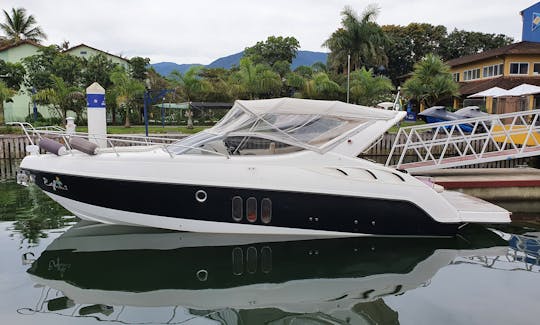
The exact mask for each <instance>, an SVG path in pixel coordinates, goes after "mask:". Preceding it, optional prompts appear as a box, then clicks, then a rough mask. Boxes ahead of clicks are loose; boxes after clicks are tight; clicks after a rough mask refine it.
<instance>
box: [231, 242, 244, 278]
mask: <svg viewBox="0 0 540 325" xmlns="http://www.w3.org/2000/svg"><path fill="white" fill-rule="evenodd" d="M232 267H233V269H232V271H233V274H234V275H242V273H244V253H243V251H242V249H241V248H240V247H235V248H234V249H233V251H232Z"/></svg>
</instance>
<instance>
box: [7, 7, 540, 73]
mask: <svg viewBox="0 0 540 325" xmlns="http://www.w3.org/2000/svg"><path fill="white" fill-rule="evenodd" d="M370 3H372V2H371V1H341V0H327V1H324V0H312V1H309V0H296V1H290V0H289V1H285V0H273V1H271V2H270V1H253V0H252V1H248V0H229V1H210V0H198V1H173V0H155V1H148V0H146V1H143V0H129V1H128V0H109V1H105V0H93V1H74V0H71V1H69V0H47V1H38V0H16V1H14V0H3V1H2V9H7V10H9V9H10V8H11V7H24V8H26V9H27V10H28V12H29V13H31V14H33V15H34V16H35V17H36V19H37V20H38V23H39V24H40V25H41V26H42V27H43V29H44V30H45V32H46V33H47V34H48V36H49V39H48V41H47V42H48V43H51V44H60V43H61V42H62V41H64V40H68V41H70V43H71V45H77V44H79V43H85V44H88V45H90V46H93V47H97V48H99V49H102V50H105V51H108V52H110V53H113V54H121V55H124V56H128V57H131V56H145V57H150V59H151V60H152V62H160V61H173V62H178V63H191V62H198V63H204V64H207V63H209V62H211V61H213V60H214V59H216V58H218V57H221V56H224V55H229V54H233V53H236V52H238V51H241V50H243V49H244V48H245V47H246V46H251V45H253V44H254V43H256V42H257V41H260V40H264V39H266V37H268V36H270V35H282V36H294V37H296V38H297V39H298V40H299V41H300V45H301V47H302V49H305V50H314V51H321V50H325V49H323V48H322V47H321V44H322V43H323V42H324V40H326V39H327V38H328V37H329V36H330V34H331V33H332V32H333V31H334V30H336V29H337V28H338V27H339V24H340V15H339V13H340V11H341V10H342V9H343V7H344V6H346V5H350V6H352V7H353V8H354V9H356V10H357V11H358V12H361V11H362V10H363V9H364V8H365V7H366V6H367V5H368V4H370ZM376 3H377V4H378V5H379V6H380V7H381V13H380V15H379V18H378V20H377V21H378V23H379V24H398V25H406V24H408V23H410V22H426V23H430V24H434V25H445V26H446V27H447V28H448V29H449V30H452V29H453V28H458V29H465V30H472V31H480V32H486V33H497V34H499V33H502V34H507V35H509V36H512V37H514V38H515V39H516V40H519V39H520V37H521V17H520V16H519V11H521V10H522V9H524V8H526V7H528V6H530V5H532V4H534V3H535V1H525V0H513V1H507V0H490V1H488V0H476V1H471V0H452V1H434V0H431V1H430V0H411V1H403V0H402V1H396V0H381V1H378V2H376Z"/></svg>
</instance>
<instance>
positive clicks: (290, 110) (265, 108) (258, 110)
mask: <svg viewBox="0 0 540 325" xmlns="http://www.w3.org/2000/svg"><path fill="white" fill-rule="evenodd" d="M237 108H242V109H243V110H244V111H248V112H250V113H252V114H254V115H256V116H262V115H264V114H293V115H323V116H333V117H338V118H342V119H352V120H359V119H362V120H363V119H370V120H371V119H373V120H380V119H382V120H389V119H392V118H394V117H395V116H396V115H397V114H398V112H396V111H386V110H382V109H377V108H372V107H367V106H360V105H353V104H347V103H343V102H339V101H329V100H313V99H298V98H288V97H284V98H273V99H260V100H237V101H235V102H234V106H233V108H232V109H231V111H235V109H237Z"/></svg>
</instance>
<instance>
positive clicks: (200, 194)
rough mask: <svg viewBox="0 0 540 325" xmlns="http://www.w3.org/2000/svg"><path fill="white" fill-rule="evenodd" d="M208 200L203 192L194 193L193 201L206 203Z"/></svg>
mask: <svg viewBox="0 0 540 325" xmlns="http://www.w3.org/2000/svg"><path fill="white" fill-rule="evenodd" d="M207 198H208V195H207V194H206V192H205V191H203V190H198V191H197V192H195V199H196V200H197V201H199V202H201V203H202V202H204V201H206V199H207Z"/></svg>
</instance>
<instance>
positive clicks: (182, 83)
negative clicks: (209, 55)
mask: <svg viewBox="0 0 540 325" xmlns="http://www.w3.org/2000/svg"><path fill="white" fill-rule="evenodd" d="M201 69H202V67H201V66H192V67H191V68H189V70H188V71H186V72H185V73H183V74H182V73H181V72H180V71H178V70H174V71H173V72H171V74H170V77H169V78H170V80H171V81H172V82H173V84H175V85H176V87H177V89H178V92H179V93H181V94H183V96H184V97H185V99H186V101H188V102H191V101H193V100H194V99H195V98H197V97H198V96H200V95H201V93H202V92H203V91H205V90H207V89H210V87H211V85H210V83H209V82H207V81H205V80H203V79H202V78H201V77H200V76H199V72H200V71H201ZM188 107H190V106H188ZM186 115H187V118H188V125H187V127H188V129H192V128H193V112H192V111H191V108H188V110H187V112H186Z"/></svg>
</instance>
